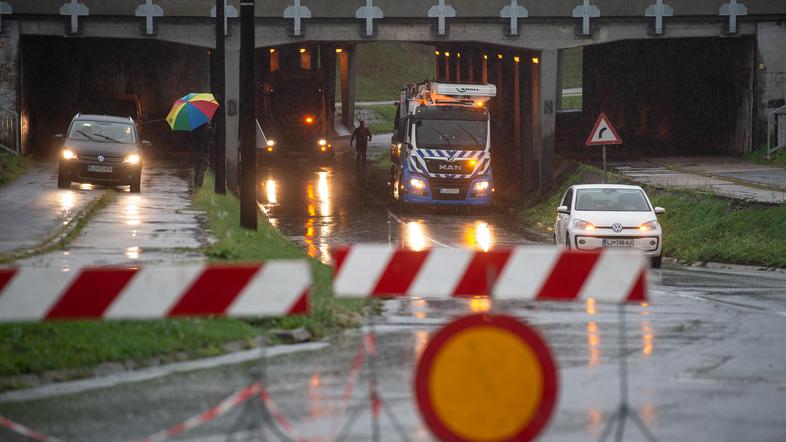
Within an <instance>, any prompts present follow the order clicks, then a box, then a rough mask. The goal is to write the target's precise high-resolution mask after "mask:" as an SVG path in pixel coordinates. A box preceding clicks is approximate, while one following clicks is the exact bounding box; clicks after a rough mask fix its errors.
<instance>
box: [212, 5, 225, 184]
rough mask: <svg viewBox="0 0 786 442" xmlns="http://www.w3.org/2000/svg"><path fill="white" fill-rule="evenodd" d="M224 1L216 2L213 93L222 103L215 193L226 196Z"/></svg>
mask: <svg viewBox="0 0 786 442" xmlns="http://www.w3.org/2000/svg"><path fill="white" fill-rule="evenodd" d="M224 5H225V3H224V0H216V51H215V52H214V53H213V57H215V59H214V60H213V66H214V68H215V86H214V87H215V90H214V91H213V93H214V95H215V97H216V99H217V100H218V102H219V103H220V107H219V109H218V112H217V113H216V143H215V146H216V152H215V165H214V167H215V172H216V183H215V192H216V193H218V194H221V195H223V194H225V193H226V191H227V187H226V176H227V160H226V111H225V110H226V103H225V101H226V100H225V97H226V58H225V55H224V54H225V39H226V32H225V31H226V30H225V29H224V15H225V14H226V11H225V10H224Z"/></svg>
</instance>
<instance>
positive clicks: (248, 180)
mask: <svg viewBox="0 0 786 442" xmlns="http://www.w3.org/2000/svg"><path fill="white" fill-rule="evenodd" d="M255 85H256V75H255V63H254V0H241V2H240V106H239V107H240V226H241V227H244V228H246V229H250V230H256V229H257V202H256V196H257V195H256V193H257V192H256V189H257V188H256V181H257V177H256V175H257V173H256V172H257V169H256V127H255V125H254V118H255V117H256V100H255V99H254V97H255V95H256V94H255V93H254V89H255Z"/></svg>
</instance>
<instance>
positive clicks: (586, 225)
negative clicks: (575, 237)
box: [573, 219, 595, 230]
mask: <svg viewBox="0 0 786 442" xmlns="http://www.w3.org/2000/svg"><path fill="white" fill-rule="evenodd" d="M573 227H575V228H577V229H579V230H595V226H594V225H592V223H590V222H587V221H583V220H580V219H577V220H574V221H573Z"/></svg>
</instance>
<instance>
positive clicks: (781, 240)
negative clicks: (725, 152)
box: [519, 165, 786, 268]
mask: <svg viewBox="0 0 786 442" xmlns="http://www.w3.org/2000/svg"><path fill="white" fill-rule="evenodd" d="M602 178H603V171H602V170H600V169H597V168H595V167H592V166H587V165H580V166H579V167H578V168H577V170H576V171H575V172H574V173H572V174H571V175H569V176H568V177H567V178H566V179H565V180H564V181H563V182H562V183H561V184H560V185H559V186H556V187H555V188H554V190H553V192H551V193H549V194H548V196H547V197H546V198H545V199H544V200H542V201H541V202H539V203H538V204H535V205H533V206H532V207H529V208H526V209H523V210H522V211H521V212H520V213H519V218H520V219H521V221H522V222H523V223H524V224H526V225H528V226H532V227H535V228H537V229H539V230H541V231H544V232H549V233H552V234H553V231H554V222H555V220H556V216H557V206H558V205H559V202H560V199H561V198H562V195H563V194H564V193H565V190H566V189H567V188H568V187H569V186H571V185H573V184H586V183H600V182H602V181H601V180H602ZM609 181H610V182H612V183H622V184H632V183H631V181H630V180H627V179H625V178H624V177H622V176H619V175H616V174H609ZM642 187H644V188H645V190H646V191H647V194H648V195H649V197H650V199H651V200H652V203H653V204H654V205H656V206H661V207H663V208H665V209H666V213H665V214H663V215H660V216H659V217H658V221H659V222H660V224H661V227H662V228H663V238H664V239H663V247H664V249H663V250H664V254H665V256H670V257H673V258H677V259H678V260H679V261H682V262H686V263H691V262H725V263H734V264H749V265H760V266H768V267H781V268H782V267H786V254H785V253H783V251H784V250H786V204H780V205H765V204H755V203H749V202H744V201H738V200H732V199H728V198H723V197H718V196H715V195H712V194H707V193H703V192H697V191H682V190H669V189H661V188H654V187H648V186H642Z"/></svg>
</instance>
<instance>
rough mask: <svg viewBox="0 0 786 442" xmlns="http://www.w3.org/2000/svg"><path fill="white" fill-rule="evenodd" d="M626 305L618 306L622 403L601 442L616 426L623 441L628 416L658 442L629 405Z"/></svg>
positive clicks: (619, 438)
mask: <svg viewBox="0 0 786 442" xmlns="http://www.w3.org/2000/svg"><path fill="white" fill-rule="evenodd" d="M625 307H626V305H625V304H619V305H618V306H617V312H618V316H619V333H618V334H619V369H620V373H619V374H620V403H619V405H618V406H617V409H616V410H615V411H614V413H612V415H611V416H610V417H609V421H608V422H606V426H605V427H604V428H603V433H601V435H600V439H599V441H600V442H603V441H605V440H606V438H607V437H608V436H609V435H610V434H611V431H612V429H614V428H615V426H616V429H617V431H616V433H615V435H614V440H615V441H616V442H621V441H622V436H623V434H624V432H625V422H626V421H627V419H628V416H630V418H631V419H632V420H633V423H634V424H636V426H637V427H639V430H640V431H641V434H643V435H644V437H645V438H646V439H647V440H648V441H650V442H657V439H655V435H653V434H652V432H651V431H650V429H649V428H647V425H645V424H644V421H643V420H642V419H641V416H639V413H638V412H637V411H636V409H634V408H631V406H630V404H629V403H628V361H627V355H626V354H625V353H626V351H625V347H626V343H627V333H626V329H627V327H626V324H625Z"/></svg>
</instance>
